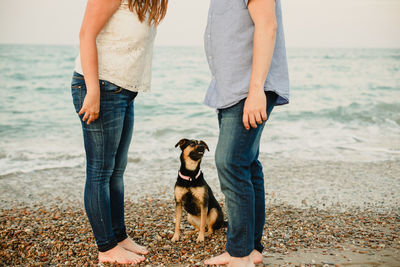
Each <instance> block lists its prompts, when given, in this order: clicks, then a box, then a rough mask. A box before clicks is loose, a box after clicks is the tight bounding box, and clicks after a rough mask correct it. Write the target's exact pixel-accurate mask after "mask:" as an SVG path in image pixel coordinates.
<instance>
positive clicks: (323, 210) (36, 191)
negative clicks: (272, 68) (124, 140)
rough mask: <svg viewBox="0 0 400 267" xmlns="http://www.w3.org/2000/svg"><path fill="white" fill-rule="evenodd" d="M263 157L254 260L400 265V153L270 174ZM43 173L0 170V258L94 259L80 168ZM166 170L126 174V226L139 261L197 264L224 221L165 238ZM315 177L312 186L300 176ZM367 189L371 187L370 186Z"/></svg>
mask: <svg viewBox="0 0 400 267" xmlns="http://www.w3.org/2000/svg"><path fill="white" fill-rule="evenodd" d="M263 160H264V162H263V163H264V166H270V167H266V172H267V173H269V175H270V176H269V177H266V197H267V210H266V225H265V231H264V237H263V242H264V246H265V251H264V253H263V256H264V261H263V264H259V266H400V253H399V252H400V213H399V208H398V207H399V205H398V201H399V195H398V192H399V191H398V188H397V187H395V186H392V187H389V186H388V185H389V184H393V185H396V183H390V180H391V179H393V180H395V179H398V174H399V173H400V170H399V166H400V164H399V162H390V161H388V162H381V163H379V164H378V163H374V164H372V163H369V164H368V163H363V164H356V163H343V162H342V163H338V162H336V163H334V162H331V163H326V162H325V163H326V164H325V165H322V163H321V162H308V163H307V164H306V163H300V162H297V163H292V164H291V165H290V167H291V168H289V169H290V170H288V171H287V172H284V173H281V174H280V175H278V174H279V173H278V172H276V173H275V172H274V171H273V170H274V169H277V167H276V165H277V164H278V162H274V160H272V159H267V158H264V159H263ZM267 163H268V164H269V165H267ZM203 165H204V167H203V170H204V172H205V173H207V172H208V173H209V176H208V177H209V179H207V176H206V179H207V181H208V183H209V184H210V186H211V187H212V188H213V190H214V193H215V195H216V196H217V199H218V200H219V201H220V203H221V205H222V206H223V205H224V203H223V202H224V201H223V195H222V194H221V193H220V189H219V185H218V180H217V178H216V176H215V174H213V171H212V170H207V167H209V169H212V168H211V166H212V164H211V163H210V162H208V160H207V159H205V162H204V164H203ZM131 168H133V169H134V168H135V167H133V166H131ZM327 169H332V171H328V170H327ZM300 170H301V171H300ZM333 170H335V171H333ZM81 171H84V169H81ZM130 171H133V170H132V169H129V168H128V173H129V172H130ZM366 173H369V174H370V175H371V176H376V175H378V174H380V177H379V178H380V180H381V183H380V186H377V185H376V186H374V188H372V187H370V186H368V180H369V179H370V177H369V176H368V175H367V174H366ZM41 175H42V177H43V180H42V182H43V183H44V184H47V185H48V186H47V187H43V186H41V185H40V184H38V183H34V182H32V181H29V180H28V179H25V180H24V181H25V182H22V181H20V185H19V186H18V187H16V186H15V187H14V186H13V184H12V183H10V180H7V179H1V180H0V185H1V186H0V188H1V189H2V191H1V202H0V203H1V212H0V221H1V222H0V248H1V249H0V265H1V266H96V265H97V266H102V264H98V262H97V250H96V246H95V243H94V239H93V236H92V233H91V230H90V225H89V223H88V220H87V218H86V215H85V213H84V208H83V204H82V201H81V198H82V189H83V180H84V179H83V177H82V173H80V174H79V173H76V174H75V173H74V171H73V170H71V172H70V173H65V174H64V176H62V180H63V181H58V179H57V178H54V177H48V178H46V175H45V173H43V172H42V173H41ZM75 175H76V177H75ZM322 175H324V177H325V179H326V180H327V181H329V180H330V181H331V184H330V186H328V187H322V186H320V185H319V183H321V184H325V182H324V181H321V180H320V178H319V177H321V176H322ZM282 177H287V178H286V180H283V178H282ZM340 177H342V179H345V180H346V184H347V185H351V188H353V189H354V193H353V194H352V193H351V192H348V188H347V189H346V187H347V186H345V185H344V184H340ZM363 178H364V179H363ZM49 179H53V182H51V181H50V180H49ZM174 179H176V177H175V176H174V175H170V177H168V178H166V177H164V179H160V177H154V178H148V180H147V181H146V182H145V183H139V182H135V181H137V180H134V179H130V178H129V176H128V177H127V179H126V180H127V181H126V198H127V202H126V205H125V207H126V212H125V213H126V222H127V228H128V234H129V235H130V236H131V237H132V238H133V239H134V240H135V241H136V242H138V243H140V244H142V245H145V246H146V247H147V248H148V249H149V250H150V254H149V255H148V256H147V257H146V261H145V262H143V263H141V264H140V266H199V265H200V266H202V265H203V262H204V260H205V259H207V258H208V257H210V256H213V255H218V254H219V253H222V252H223V251H224V245H225V236H226V233H225V231H226V229H221V230H218V231H216V232H215V233H214V235H212V236H211V237H207V238H206V240H205V242H204V243H203V244H197V243H196V242H195V239H196V234H192V233H190V234H188V233H189V232H190V231H191V230H193V229H192V228H191V226H190V225H189V224H188V223H187V221H186V219H185V216H184V217H183V218H184V219H183V220H182V229H183V231H182V238H181V240H180V241H178V242H177V243H173V242H171V241H170V239H171V237H172V235H173V229H174V202H173V184H174ZM313 180H314V181H315V183H314V186H313V187H309V186H307V184H308V183H309V182H311V181H313ZM318 181H319V182H318ZM332 181H338V182H337V183H333V182H332ZM369 183H371V181H369ZM7 184H8V186H7ZM144 184H146V185H147V187H146V186H144ZM64 185H65V186H64ZM67 185H68V186H67ZM374 185H375V184H374ZM397 185H398V184H397ZM50 187H51V188H50ZM136 188H141V190H140V191H137V190H136ZM322 189H324V190H322ZM372 189H373V190H375V191H376V192H374V194H371V195H370V196H369V194H370V193H369V192H371V190H372ZM324 192H325V193H324ZM332 192H336V193H332ZM381 193H382V194H381ZM383 193H384V194H383ZM57 195H58V196H57ZM67 196H68V197H67ZM363 196H364V197H363ZM373 196H375V197H373ZM27 199H29V200H30V201H29V202H26V200H27ZM350 199H352V201H350ZM185 232H187V233H186V234H185ZM103 265H104V266H111V265H109V264H103Z"/></svg>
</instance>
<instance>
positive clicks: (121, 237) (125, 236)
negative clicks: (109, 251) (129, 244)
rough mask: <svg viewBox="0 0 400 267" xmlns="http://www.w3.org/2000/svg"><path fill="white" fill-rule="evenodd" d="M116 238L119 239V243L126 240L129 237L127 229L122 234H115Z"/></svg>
mask: <svg viewBox="0 0 400 267" xmlns="http://www.w3.org/2000/svg"><path fill="white" fill-rule="evenodd" d="M115 238H116V239H117V242H118V243H119V242H122V241H124V240H125V239H127V238H128V235H127V234H126V232H125V231H123V232H122V233H121V234H119V235H115Z"/></svg>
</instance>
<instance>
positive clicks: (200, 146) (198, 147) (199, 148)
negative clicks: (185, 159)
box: [197, 145, 205, 152]
mask: <svg viewBox="0 0 400 267" xmlns="http://www.w3.org/2000/svg"><path fill="white" fill-rule="evenodd" d="M204 150H205V148H204V145H198V146H197V151H199V152H204Z"/></svg>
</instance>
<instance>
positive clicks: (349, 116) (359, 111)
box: [279, 102, 400, 126]
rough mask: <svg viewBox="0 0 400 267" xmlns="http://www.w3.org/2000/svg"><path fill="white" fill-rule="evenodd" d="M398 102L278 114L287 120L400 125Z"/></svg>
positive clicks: (350, 105) (354, 104)
mask: <svg viewBox="0 0 400 267" xmlns="http://www.w3.org/2000/svg"><path fill="white" fill-rule="evenodd" d="M399 110H400V103H376V104H372V103H371V104H368V105H361V104H359V103H356V102H353V103H351V104H349V105H347V106H339V107H334V108H329V109H322V110H317V111H301V112H299V111H297V112H290V111H289V112H287V113H286V114H282V113H281V114H279V115H280V117H281V118H283V119H285V120H288V121H297V120H301V119H305V118H306V119H314V120H318V119H330V120H333V121H336V122H341V123H345V124H347V123H351V122H352V123H357V124H361V125H363V124H366V125H368V124H379V125H381V124H387V123H389V124H392V123H393V122H394V123H395V124H396V126H400V113H399Z"/></svg>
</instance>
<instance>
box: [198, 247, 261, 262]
mask: <svg viewBox="0 0 400 267" xmlns="http://www.w3.org/2000/svg"><path fill="white" fill-rule="evenodd" d="M250 256H251V257H252V259H253V262H254V264H258V263H261V262H262V255H261V253H260V252H259V251H257V250H253V251H252V252H251V253H250ZM230 259H231V255H229V253H228V252H224V253H222V254H221V255H219V256H216V257H213V258H211V259H208V260H206V261H204V264H206V265H226V264H228V263H229V261H230Z"/></svg>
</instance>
